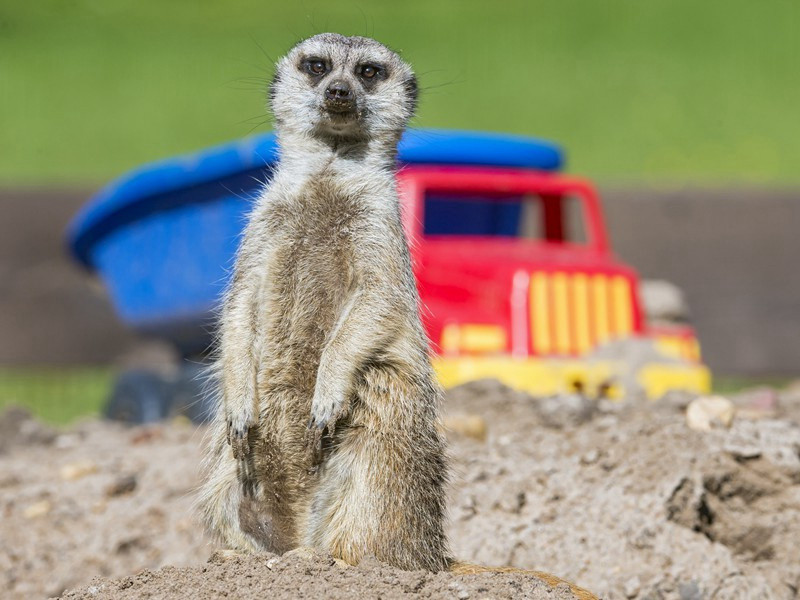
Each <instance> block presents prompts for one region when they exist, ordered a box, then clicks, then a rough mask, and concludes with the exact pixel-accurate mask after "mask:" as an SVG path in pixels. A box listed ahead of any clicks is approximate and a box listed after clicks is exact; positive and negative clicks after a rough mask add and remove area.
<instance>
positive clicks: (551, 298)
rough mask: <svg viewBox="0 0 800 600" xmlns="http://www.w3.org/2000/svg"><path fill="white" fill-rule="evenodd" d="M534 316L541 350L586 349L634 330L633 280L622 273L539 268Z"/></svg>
mask: <svg viewBox="0 0 800 600" xmlns="http://www.w3.org/2000/svg"><path fill="white" fill-rule="evenodd" d="M530 315H531V336H532V338H531V339H532V343H533V350H534V352H535V353H536V354H540V355H541V354H544V355H547V354H560V355H566V354H583V353H585V352H587V351H588V350H590V349H591V348H593V347H594V346H596V345H597V344H600V343H602V342H605V341H607V340H609V339H611V338H616V337H622V336H625V335H629V334H630V333H631V332H632V331H633V304H632V301H631V284H630V281H629V280H628V279H627V278H625V277H623V276H621V275H603V274H595V275H587V274H586V273H567V272H565V271H554V272H548V271H536V272H534V273H533V274H532V275H531V287H530Z"/></svg>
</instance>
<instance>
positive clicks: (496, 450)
mask: <svg viewBox="0 0 800 600" xmlns="http://www.w3.org/2000/svg"><path fill="white" fill-rule="evenodd" d="M784 404H785V403H784ZM573 405H574V406H573ZM566 406H567V408H566V409H565V410H566V411H567V413H566V415H565V418H561V417H559V418H557V419H554V417H553V415H554V413H553V410H554V407H553V403H552V401H548V402H544V403H543V402H541V401H539V400H535V399H532V398H530V397H528V396H526V395H524V394H519V393H516V392H512V391H510V390H508V389H506V388H504V387H502V386H501V385H499V384H497V383H494V382H478V383H475V384H471V385H468V386H463V387H461V388H457V389H455V390H452V391H451V392H450V393H449V394H448V399H447V406H446V408H447V412H448V414H451V415H459V419H460V421H459V422H461V423H463V422H464V419H465V417H464V416H465V415H474V416H480V417H481V418H482V419H483V424H482V427H480V428H478V429H480V431H479V433H480V435H477V434H476V433H475V431H473V429H475V428H474V427H472V426H471V425H470V427H465V428H462V429H463V432H462V433H456V432H454V431H453V432H450V433H449V434H448V437H449V438H450V444H451V450H450V452H451V455H452V457H453V467H454V477H453V483H452V486H451V492H450V513H451V523H450V525H449V533H450V537H451V540H452V546H453V551H454V554H455V555H456V556H457V557H458V558H459V559H461V560H464V561H468V562H472V563H476V564H481V565H497V566H513V567H518V568H521V569H536V570H540V571H545V572H549V573H553V574H555V575H557V576H559V577H562V578H564V579H566V580H569V581H573V582H575V583H576V584H578V585H580V586H582V587H584V588H586V589H588V590H591V591H592V592H594V593H595V594H597V595H598V596H601V597H604V598H611V599H616V598H620V599H623V598H639V599H642V600H644V599H648V600H656V599H659V600H661V599H663V600H671V599H675V600H679V599H680V600H694V599H701V598H709V599H711V598H718V599H727V598H737V599H749V598H752V599H761V598H777V599H787V600H788V599H790V598H797V597H798V590H799V589H800V560H799V559H798V550H797V548H798V545H797V540H798V539H800V426H798V424H797V423H796V422H793V421H792V420H791V419H790V418H787V415H789V416H792V417H793V415H795V414H796V412H797V411H796V408H797V407H796V406H794V405H785V406H783V407H779V410H778V412H777V413H776V414H775V415H774V416H770V417H765V418H759V419H750V418H742V417H736V418H735V419H734V421H733V425H732V426H731V428H730V429H723V428H720V429H713V430H711V431H708V432H697V431H692V430H690V429H689V428H688V427H687V425H686V421H685V417H684V415H683V413H682V410H681V409H682V408H683V407H684V406H685V403H684V402H675V403H669V402H666V403H660V404H655V405H635V404H630V405H626V404H611V403H606V402H601V403H599V404H597V405H596V406H595V407H594V408H593V410H591V411H588V412H587V411H586V407H585V406H579V405H578V404H576V403H567V404H566ZM570 407H571V408H570ZM569 411H577V412H575V415H573V416H579V417H580V418H575V419H571V418H567V417H569V416H570V414H571V413H570V412H569ZM588 414H590V415H591V416H589V417H587V415H588ZM562 416H564V415H562ZM202 437H203V432H202V430H197V429H194V428H193V427H191V426H189V425H188V424H185V423H183V422H175V423H171V424H166V425H163V426H160V427H156V428H148V429H142V428H136V429H126V428H123V427H121V426H117V425H114V424H108V423H102V422H87V423H82V424H79V425H77V426H75V427H72V428H71V429H69V430H68V431H65V432H60V433H59V434H58V436H57V437H56V438H55V439H54V440H53V441H52V442H51V443H50V444H49V445H43V444H40V443H26V442H19V443H15V444H14V445H12V447H10V448H8V449H7V451H6V453H5V454H2V455H0V514H2V516H3V518H2V519H1V520H0V538H1V539H2V540H3V543H2V544H0V587H1V588H2V589H4V590H6V594H8V595H9V597H11V598H30V597H42V596H46V595H59V594H65V596H64V597H66V598H152V597H158V598H167V599H170V598H179V597H185V596H186V590H189V589H191V590H192V594H193V597H198V598H212V597H214V598H217V597H220V596H224V595H229V596H235V597H240V598H256V597H275V598H284V597H285V598H289V597H305V596H309V597H312V596H316V597H326V598H340V597H341V598H344V597H347V598H348V599H349V598H352V597H363V596H369V597H383V598H400V597H412V596H419V597H430V598H485V597H493V598H512V597H514V598H516V597H529V598H570V597H572V594H571V593H570V591H569V589H568V588H566V587H565V586H561V587H558V586H557V587H550V586H549V585H547V584H545V583H543V582H542V581H540V580H537V579H535V578H532V577H530V576H526V575H524V574H520V573H482V574H475V575H462V576H454V575H452V574H447V573H442V574H436V575H434V574H429V573H413V572H402V571H398V570H397V569H393V568H392V567H389V566H386V565H382V564H380V563H377V562H376V561H374V560H372V559H368V560H365V561H364V564H362V565H360V566H359V567H357V568H343V567H340V566H338V565H336V564H335V563H333V562H332V561H331V560H330V559H329V558H328V557H325V556H315V557H311V558H308V557H302V556H296V555H294V556H284V557H275V556H272V555H263V556H255V557H246V558H243V557H238V558H233V559H231V560H227V561H223V560H221V559H219V558H215V559H213V560H212V561H211V562H207V561H208V557H209V556H211V555H212V554H213V552H214V548H213V547H212V545H210V544H209V543H208V541H207V540H206V539H205V538H204V536H203V534H202V532H201V529H200V527H199V525H198V524H197V523H196V521H194V520H193V517H192V514H191V503H192V495H193V489H194V487H195V486H196V484H197V473H198V465H199V458H200V446H201V441H202ZM166 565H169V566H166ZM97 576H100V577H101V579H95V580H94V581H92V578H94V577H97ZM69 588H79V589H75V590H73V591H70V592H65V590H67V589H69Z"/></svg>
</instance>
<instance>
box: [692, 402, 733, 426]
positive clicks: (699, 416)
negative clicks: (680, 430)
mask: <svg viewBox="0 0 800 600" xmlns="http://www.w3.org/2000/svg"><path fill="white" fill-rule="evenodd" d="M733 414H734V406H733V403H732V402H731V401H730V400H728V399H727V398H723V397H722V396H703V397H701V398H697V399H695V400H692V401H691V402H690V403H689V407H688V408H687V409H686V423H687V424H688V425H689V428H690V429H694V430H695V431H711V429H712V428H713V427H715V426H716V427H719V426H722V427H730V426H731V423H732V422H733Z"/></svg>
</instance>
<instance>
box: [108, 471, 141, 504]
mask: <svg viewBox="0 0 800 600" xmlns="http://www.w3.org/2000/svg"><path fill="white" fill-rule="evenodd" d="M136 484H137V479H136V475H135V474H130V475H124V476H122V477H119V478H117V480H116V481H114V483H112V484H111V485H109V486H108V487H107V488H106V496H108V497H109V498H111V497H114V496H122V495H123V494H130V493H131V492H132V491H133V490H135V489H136Z"/></svg>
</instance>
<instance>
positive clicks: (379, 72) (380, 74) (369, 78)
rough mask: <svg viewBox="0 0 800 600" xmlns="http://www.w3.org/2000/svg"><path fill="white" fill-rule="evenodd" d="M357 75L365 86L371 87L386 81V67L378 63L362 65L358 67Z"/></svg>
mask: <svg viewBox="0 0 800 600" xmlns="http://www.w3.org/2000/svg"><path fill="white" fill-rule="evenodd" d="M356 75H357V76H358V78H359V79H360V80H361V83H363V84H364V85H365V86H367V87H370V86H372V85H375V83H377V82H378V81H380V80H382V79H386V76H387V72H386V67H384V66H383V65H379V64H376V63H362V64H360V65H358V66H357V67H356Z"/></svg>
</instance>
